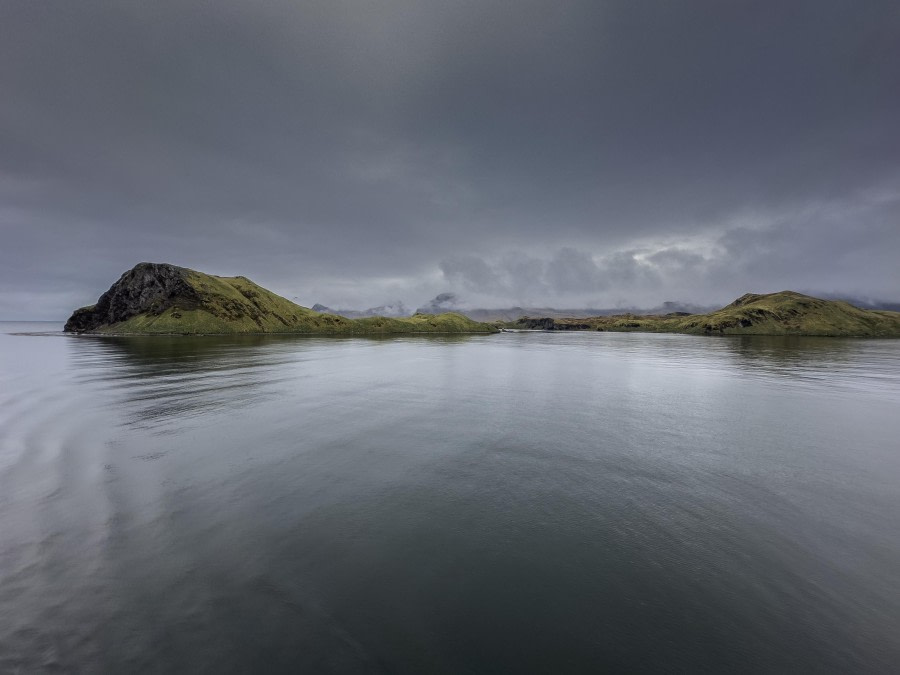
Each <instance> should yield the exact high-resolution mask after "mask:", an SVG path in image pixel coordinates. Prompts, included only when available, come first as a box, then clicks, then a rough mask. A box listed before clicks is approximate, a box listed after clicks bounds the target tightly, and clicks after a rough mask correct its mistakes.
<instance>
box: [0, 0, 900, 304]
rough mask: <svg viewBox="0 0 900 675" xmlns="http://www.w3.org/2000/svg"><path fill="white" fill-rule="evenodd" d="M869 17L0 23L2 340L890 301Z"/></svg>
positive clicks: (12, 15) (370, 16) (738, 6)
mask: <svg viewBox="0 0 900 675" xmlns="http://www.w3.org/2000/svg"><path fill="white" fill-rule="evenodd" d="M898 82H900V11H898V9H897V3H896V2H894V1H889V0H870V1H867V2H854V1H851V0H846V1H834V0H797V1H793V2H780V1H779V2H776V1H774V0H772V1H768V0H763V1H761V2H721V1H719V0H703V1H701V0H687V1H685V2H677V3H675V2H668V1H664V0H646V1H642V2H634V1H632V0H614V1H610V0H590V1H583V2H549V1H533V0H522V1H521V2H515V3H510V2H496V1H492V0H485V1H483V2H477V3H473V2H455V1H445V0H442V1H440V2H438V1H434V2H432V1H429V0H424V1H423V0H415V1H413V0H388V1H386V2H379V3H367V2H359V1H355V2H350V1H343V0H314V1H312V2H302V3H298V2H286V1H283V0H274V1H272V2H266V3H251V2H247V1H246V0H243V1H236V0H222V1H221V2H217V3H214V4H211V3H207V2H199V1H196V0H178V1H177V2H175V1H163V2H153V3H147V2H139V1H137V0H122V1H121V2H115V3H112V2H106V1H104V2H100V1H96V0H80V1H79V2H71V3H47V2H36V1H34V0H7V1H5V2H3V3H0V318H2V319H18V318H34V319H40V318H46V319H61V318H65V316H67V315H68V314H69V312H70V311H71V309H72V308H73V307H76V306H79V305H84V304H88V303H90V302H93V301H94V300H95V299H96V298H97V296H98V295H99V294H100V292H102V291H103V290H105V289H106V288H107V287H108V286H109V284H110V282H111V280H114V279H115V278H117V277H118V275H119V274H121V273H122V272H123V271H125V270H126V269H129V268H130V267H132V266H133V265H134V264H135V263H137V262H139V261H143V260H148V261H158V262H163V261H164V262H170V263H173V264H176V265H184V266H188V267H191V268H194V269H199V270H203V271H206V272H210V273H215V274H221V275H235V274H241V275H245V276H247V277H249V278H251V279H253V280H254V281H256V282H257V283H259V284H261V285H263V286H265V287H267V288H271V289H272V290H274V291H276V292H278V293H280V294H281V295H283V296H285V297H287V298H291V299H296V301H297V302H300V303H301V304H304V305H306V306H311V305H313V304H314V303H322V304H323V305H326V306H328V307H348V308H365V307H377V306H381V305H385V304H386V303H389V302H390V303H394V302H397V301H401V302H403V303H404V304H405V305H406V306H407V307H420V306H422V305H423V303H426V302H428V299H429V298H434V297H435V296H437V295H438V294H440V293H451V294H456V295H457V296H458V297H459V298H461V299H462V301H463V302H464V303H465V304H466V306H469V307H512V306H523V307H524V306H532V307H534V306H545V307H600V308H606V307H647V308H650V307H659V306H661V305H662V303H663V302H664V301H675V302H683V303H693V304H696V305H700V306H709V305H721V304H724V303H727V302H730V301H731V300H732V299H734V298H735V297H737V296H739V295H741V294H743V293H745V292H748V291H752V292H758V293H764V292H771V291H778V290H782V289H787V288H790V289H794V290H798V291H802V292H806V293H811V294H818V295H829V296H853V297H857V298H862V299H867V300H869V301H873V302H875V301H893V302H898V301H900V265H898V264H897V259H898V253H900V134H898V133H897V120H898V119H900V87H898V86H897V83H898Z"/></svg>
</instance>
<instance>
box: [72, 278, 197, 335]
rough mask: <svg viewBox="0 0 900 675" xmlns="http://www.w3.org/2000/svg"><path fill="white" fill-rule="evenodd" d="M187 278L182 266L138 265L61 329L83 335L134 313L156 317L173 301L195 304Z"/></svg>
mask: <svg viewBox="0 0 900 675" xmlns="http://www.w3.org/2000/svg"><path fill="white" fill-rule="evenodd" d="M187 275H188V270H187V269H185V268H183V267H176V266H175V265H168V264H162V263H140V264H138V265H136V266H135V267H134V268H132V269H130V270H128V271H127V272H125V274H123V275H122V276H121V277H119V280H118V281H116V283H114V284H113V285H112V286H110V288H109V290H108V291H106V293H104V294H103V295H101V296H100V299H99V300H98V301H97V304H96V305H92V306H91V307H82V308H81V309H76V310H75V312H74V313H73V314H72V316H71V317H70V318H69V320H68V321H67V322H66V325H65V328H64V329H63V330H65V331H66V332H70V333H84V332H86V331H92V330H96V329H97V328H100V327H101V326H108V325H111V324H114V323H118V322H120V321H126V320H127V319H130V318H131V317H133V316H137V315H138V314H144V313H148V312H149V313H156V314H159V313H161V312H163V311H164V310H166V309H168V308H169V307H171V306H172V305H173V303H174V302H175V300H178V304H179V306H180V307H182V308H186V307H190V306H191V305H195V304H197V303H198V302H199V300H200V298H199V296H198V294H197V291H196V290H194V288H193V287H192V286H191V285H190V284H189V283H188V281H187Z"/></svg>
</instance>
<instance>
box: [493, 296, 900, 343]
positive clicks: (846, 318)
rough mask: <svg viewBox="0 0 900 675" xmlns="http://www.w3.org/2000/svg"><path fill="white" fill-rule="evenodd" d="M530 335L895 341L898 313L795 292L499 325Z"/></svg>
mask: <svg viewBox="0 0 900 675" xmlns="http://www.w3.org/2000/svg"><path fill="white" fill-rule="evenodd" d="M504 325H505V326H506V327H507V328H518V329H531V330H594V331H620V332H622V331H638V332H651V333H691V334H699V335H820V336H835V337H886V338H897V337H900V312H892V311H886V310H884V311H882V310H866V309H860V308H859V307H855V306H853V305H851V304H850V303H848V302H844V301H842V300H823V299H821V298H814V297H812V296H809V295H804V294H803V293H797V292H795V291H781V292H779V293H768V294H762V295H761V294H756V293H747V294H746V295H742V296H741V297H740V298H738V299H737V300H735V301H734V302H732V303H731V304H730V305H727V306H726V307H723V308H722V309H718V310H716V311H714V312H709V313H707V314H687V313H685V312H672V313H669V314H655V315H645V314H619V315H612V316H594V317H587V318H581V317H579V318H571V319H566V318H561V319H553V318H548V317H537V318H534V317H527V316H526V317H522V318H520V319H519V320H518V321H514V322H510V323H507V324H504Z"/></svg>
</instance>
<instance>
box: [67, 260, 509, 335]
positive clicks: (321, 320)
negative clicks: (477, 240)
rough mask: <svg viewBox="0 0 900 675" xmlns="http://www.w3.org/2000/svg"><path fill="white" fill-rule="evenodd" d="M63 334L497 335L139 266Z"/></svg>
mask: <svg viewBox="0 0 900 675" xmlns="http://www.w3.org/2000/svg"><path fill="white" fill-rule="evenodd" d="M64 330H66V331H67V332H74V333H107V334H220V333H320V334H365V333H480V332H493V331H496V328H495V327H494V326H490V325H488V324H483V323H477V322H475V321H472V320H471V319H469V318H467V317H464V316H462V315H460V314H453V313H445V314H441V315H437V316H435V315H433V314H421V315H417V316H414V317H410V318H406V319H399V318H391V317H372V318H364V319H348V318H346V317H342V316H335V315H333V314H324V313H320V312H317V311H314V310H311V309H307V308H306V307H301V306H300V305H296V304H294V303H293V302H291V301H290V300H287V299H285V298H282V297H281V296H279V295H276V294H275V293H272V292H271V291H269V290H266V289H265V288H263V287H262V286H259V285H257V284H255V283H253V282H252V281H250V280H249V279H247V278H246V277H218V276H214V275H211V274H203V273H202V272H197V271H195V270H191V269H187V268H185V267H177V266H175V265H168V264H160V263H140V264H138V265H136V266H135V267H134V268H133V269H131V270H129V271H128V272H125V274H123V275H122V276H121V277H120V278H119V280H118V281H116V283H114V284H113V285H112V286H111V287H110V289H109V290H108V291H106V293H104V294H103V295H101V296H100V299H99V300H98V301H97V304H96V305H91V306H90V307H82V308H81V309H77V310H75V312H74V313H73V314H72V316H71V317H70V318H69V320H68V321H67V322H66V325H65V329H64Z"/></svg>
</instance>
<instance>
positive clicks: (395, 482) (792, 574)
mask: <svg viewBox="0 0 900 675" xmlns="http://www.w3.org/2000/svg"><path fill="white" fill-rule="evenodd" d="M59 330H60V325H59V324H13V323H6V324H0V672H3V673H16V672H21V673H34V672H66V673H70V672H83V673H104V672H107V673H177V672H191V673H246V672H266V673H274V672H308V673H382V672H383V673H500V672H504V673H532V672H534V673H565V672H573V673H574V672H583V673H596V672H602V671H614V672H690V673H694V672H711V673H713V672H715V673H719V672H732V673H734V672H782V673H799V672H821V673H889V672H897V671H898V669H900V341H888V340H845V339H829V338H766V337H728V338H721V337H719V338H716V337H698V336H681V335H653V334H638V333H631V334H623V333H542V332H530V333H505V334H498V335H482V336H468V337H466V336H463V337H448V336H444V337H441V336H432V337H395V338H389V339H361V338H353V339H351V338H309V337H296V336H294V337H288V336H281V337H279V336H268V337H266V336H252V337H240V338H224V337H172V338H168V337H152V338H137V337H132V338H101V337H77V336H68V335H63V334H61V333H59V332H58V331H59Z"/></svg>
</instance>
